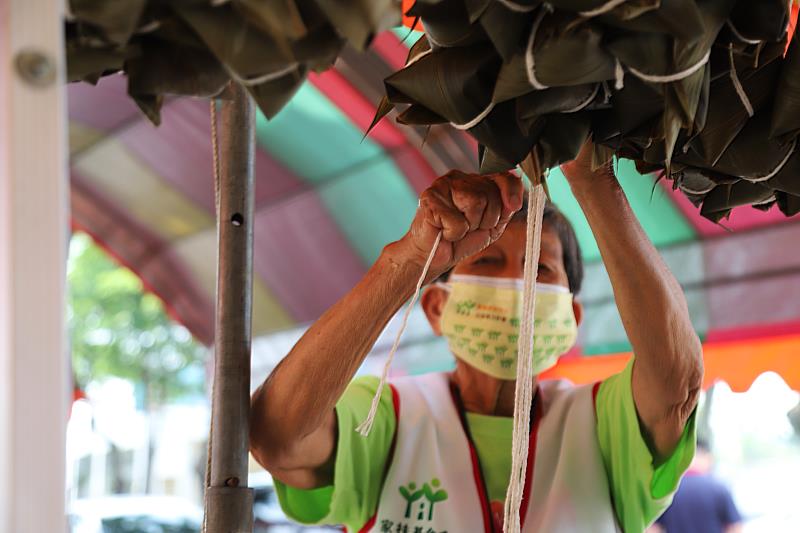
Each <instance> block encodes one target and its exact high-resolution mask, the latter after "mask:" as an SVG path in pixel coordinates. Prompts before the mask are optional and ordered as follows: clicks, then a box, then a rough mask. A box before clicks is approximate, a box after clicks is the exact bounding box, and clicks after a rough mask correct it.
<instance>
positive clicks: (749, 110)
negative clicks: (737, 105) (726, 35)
mask: <svg viewBox="0 0 800 533" xmlns="http://www.w3.org/2000/svg"><path fill="white" fill-rule="evenodd" d="M728 58H729V59H730V62H731V71H730V75H731V81H732V82H733V88H734V89H736V94H738V95H739V100H741V101H742V105H743V106H744V108H745V110H746V111H747V115H748V116H751V117H752V116H753V104H751V103H750V99H749V98H748V97H747V93H746V92H744V87H742V82H740V81H739V75H738V74H737V73H736V63H735V62H734V61H733V43H729V44H728Z"/></svg>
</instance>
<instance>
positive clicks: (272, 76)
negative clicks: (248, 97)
mask: <svg viewBox="0 0 800 533" xmlns="http://www.w3.org/2000/svg"><path fill="white" fill-rule="evenodd" d="M298 67H299V65H298V64H297V63H292V64H291V65H287V66H285V67H283V68H282V69H278V70H274V71H272V72H267V73H266V74H263V75H261V76H256V77H255V78H243V77H241V76H239V75H238V74H237V73H236V72H234V71H233V69H231V68H226V70H227V71H228V75H229V76H230V77H231V78H233V80H234V81H236V82H238V83H240V84H242V85H244V86H245V87H253V86H254V85H261V84H262V83H266V82H268V81H272V80H277V79H278V78H282V77H284V76H286V75H287V74H289V73H290V72H294V71H295V70H297V68H298Z"/></svg>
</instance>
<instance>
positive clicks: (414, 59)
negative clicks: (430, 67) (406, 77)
mask: <svg viewBox="0 0 800 533" xmlns="http://www.w3.org/2000/svg"><path fill="white" fill-rule="evenodd" d="M431 52H433V48H428V49H427V50H425V51H424V52H420V53H419V54H417V55H415V56H414V57H412V58H411V59H409V60H408V63H406V65H405V67H409V66H411V65H413V64H414V63H416V62H417V61H419V60H420V59H422V58H423V57H425V56H426V55H428V54H430V53H431ZM405 67H403V68H405Z"/></svg>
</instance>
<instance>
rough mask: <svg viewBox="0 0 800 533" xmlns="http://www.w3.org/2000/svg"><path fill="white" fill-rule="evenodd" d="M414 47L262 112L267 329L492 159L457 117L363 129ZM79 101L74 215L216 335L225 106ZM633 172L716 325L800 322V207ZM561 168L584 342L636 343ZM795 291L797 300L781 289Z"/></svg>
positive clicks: (557, 193) (644, 207) (259, 256)
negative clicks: (799, 245)
mask: <svg viewBox="0 0 800 533" xmlns="http://www.w3.org/2000/svg"><path fill="white" fill-rule="evenodd" d="M406 53H407V48H406V46H405V45H404V44H403V43H401V40H400V39H399V38H398V37H397V35H396V34H395V33H392V32H386V33H383V34H381V35H380V36H379V37H378V38H377V39H376V42H375V44H374V46H373V47H372V48H371V49H370V51H369V52H368V53H366V54H357V53H356V52H354V51H351V50H347V51H345V52H344V53H343V54H342V56H341V58H340V59H339V61H338V62H337V64H336V68H335V69H333V70H329V71H327V72H325V73H324V74H318V75H312V76H311V77H310V79H309V81H308V82H307V83H306V84H305V85H304V86H303V87H302V88H301V89H300V91H299V92H298V94H297V96H296V98H295V99H294V100H292V102H291V103H290V104H289V105H287V107H286V108H285V109H284V110H283V111H281V113H280V114H278V115H277V116H276V117H275V118H274V119H273V120H271V121H267V120H266V119H265V118H264V117H263V116H259V118H258V123H257V156H256V168H257V176H256V222H255V272H256V274H257V275H256V276H255V280H254V291H255V301H254V333H255V334H256V335H265V334H268V333H270V332H276V331H281V330H287V329H290V328H293V327H297V326H300V325H303V324H305V323H308V322H310V321H312V320H314V319H315V318H316V317H317V316H319V314H320V313H321V312H322V311H323V310H325V309H326V308H327V307H328V306H330V305H331V304H332V303H333V302H334V301H335V300H336V299H337V298H339V297H340V296H341V295H342V294H344V292H346V291H347V290H348V289H349V288H350V287H352V286H353V284H354V283H355V282H356V281H357V280H358V279H359V278H360V276H361V275H362V274H363V273H364V272H365V270H366V268H367V266H368V265H369V264H370V263H371V262H372V261H373V260H374V259H375V258H376V257H377V255H378V254H379V253H380V250H381V249H382V247H383V246H384V245H385V244H386V243H388V242H390V241H392V240H394V239H397V238H399V237H400V236H401V235H402V234H403V232H404V231H405V228H406V227H407V226H408V223H409V221H410V220H411V217H412V216H413V213H414V210H415V208H416V196H417V194H418V193H419V192H420V191H421V190H422V189H424V188H425V187H426V186H427V184H429V183H430V182H431V181H432V180H433V179H434V178H435V176H437V175H439V174H441V173H443V172H445V171H446V170H447V169H449V168H459V169H462V170H474V169H475V159H476V155H475V153H476V146H475V143H474V141H472V140H471V139H470V138H469V137H468V136H467V135H465V134H464V133H462V132H458V131H455V130H453V129H450V128H445V127H434V128H433V129H432V130H431V131H430V132H429V133H427V135H426V132H425V131H424V130H419V129H414V128H409V127H405V126H399V125H397V124H396V123H395V122H394V121H391V120H384V121H382V122H381V123H380V124H379V125H378V127H376V128H375V130H373V132H372V134H371V135H370V136H369V137H368V138H366V139H363V140H362V137H363V132H364V131H365V130H366V127H367V126H368V125H369V123H370V121H371V120H372V116H373V114H374V112H375V104H376V103H377V102H378V100H379V99H380V96H381V95H382V94H383V87H382V79H383V77H385V76H386V75H387V74H388V73H390V72H392V71H393V69H396V68H398V66H400V65H402V64H403V62H404V60H405V55H406ZM69 109H70V143H71V176H72V209H73V223H74V226H75V227H76V228H78V229H82V230H85V231H87V232H88V233H90V234H91V235H92V236H94V238H95V239H96V240H97V241H98V242H100V243H101V244H102V245H103V246H105V247H106V248H107V249H108V250H109V251H110V252H111V253H112V254H113V255H115V256H116V257H117V258H118V259H119V260H120V261H121V262H122V263H124V264H125V265H127V266H129V267H130V268H131V269H133V270H134V271H135V272H137V274H139V276H141V278H142V279H143V280H144V282H145V283H146V285H147V286H148V287H149V288H150V289H151V290H153V291H154V292H156V293H157V294H158V295H160V296H161V298H163V299H164V301H165V303H166V304H167V307H168V309H169V310H170V312H171V313H172V314H173V316H174V317H175V318H176V319H178V320H179V321H181V322H182V323H184V324H185V325H186V326H187V327H188V328H189V329H190V330H191V331H192V332H193V333H194V334H195V335H196V336H197V337H198V338H199V339H200V340H202V341H203V342H206V343H209V342H210V341H211V340H212V336H213V332H212V324H213V305H212V301H213V291H214V280H215V230H214V215H213V205H214V198H213V179H212V156H211V141H210V129H209V111H208V103H207V102H206V101H202V100H195V99H185V98H184V99H174V100H170V101H168V102H167V103H166V105H165V107H164V110H163V122H162V125H161V127H159V128H154V127H153V126H152V125H151V124H150V123H149V122H148V121H147V120H146V119H145V118H144V117H143V116H142V115H141V113H140V112H139V111H138V109H137V108H136V107H135V105H134V104H133V103H132V102H131V101H130V99H129V98H128V97H127V95H126V87H125V79H124V78H122V77H120V76H112V77H108V78H104V79H103V80H101V82H100V83H99V85H98V86H97V87H91V86H89V85H71V86H70V87H69ZM423 140H424V144H423ZM618 172H619V175H620V179H621V182H622V184H623V187H624V188H625V190H626V192H627V193H628V196H629V198H630V201H631V203H632V205H633V207H634V210H635V211H636V213H637V215H638V216H639V218H640V220H641V221H642V224H643V226H644V227H645V229H646V231H647V233H648V235H650V237H651V239H652V240H653V241H654V242H655V243H656V245H657V246H659V247H660V248H662V249H663V250H664V253H665V255H666V257H667V260H668V262H669V263H670V265H671V267H672V268H673V270H674V271H675V273H676V275H677V277H678V278H679V280H681V282H682V283H684V284H685V285H686V286H687V289H688V295H689V301H690V307H691V311H692V315H693V318H694V319H695V324H696V325H697V327H698V329H699V330H700V331H701V333H702V335H703V336H704V337H706V338H713V337H714V336H715V335H721V334H723V333H721V332H724V331H726V330H727V329H728V328H730V327H743V326H747V327H750V328H755V329H754V330H753V331H755V332H756V333H757V332H758V331H762V330H764V328H769V327H773V326H774V325H775V324H781V323H784V322H787V321H789V322H791V321H793V320H795V321H796V320H798V319H800V309H798V305H797V304H796V303H795V302H798V301H800V293H798V294H796V295H788V294H787V293H786V290H790V289H788V288H787V287H790V286H791V287H800V283H798V282H800V254H798V253H796V252H795V251H793V250H792V249H791V247H787V246H785V243H787V242H797V240H798V238H800V224H798V223H797V221H796V220H795V219H786V218H784V217H783V216H782V215H781V214H780V213H778V212H777V210H773V211H769V212H766V213H764V212H760V211H756V210H754V209H752V208H739V209H737V210H735V211H734V213H733V215H732V217H731V219H730V220H729V221H727V222H725V228H723V227H721V226H717V225H714V224H712V223H710V222H708V221H707V220H705V219H702V218H701V217H700V216H699V213H698V212H697V209H696V208H694V207H693V206H691V205H689V204H688V201H686V200H685V199H684V197H683V196H682V195H680V194H677V193H674V192H673V191H671V190H669V189H668V188H667V187H665V186H664V184H663V183H661V182H659V183H654V179H653V177H651V176H640V175H639V174H637V173H636V172H635V170H634V169H633V166H632V164H630V163H628V162H624V161H623V162H620V163H619V170H618ZM549 182H550V189H551V193H552V197H553V200H554V201H555V202H556V203H557V204H558V205H559V206H560V207H561V208H562V210H563V211H564V212H565V213H566V214H567V216H568V217H569V218H570V219H571V220H572V222H573V224H574V225H575V227H576V230H577V232H578V236H579V240H580V243H581V245H582V248H583V253H584V257H585V260H586V261H587V265H588V266H587V283H586V285H585V286H586V290H585V292H584V294H583V295H582V296H583V298H584V299H585V301H586V304H587V321H586V322H587V324H592V323H594V324H595V325H596V327H594V328H586V329H584V331H583V332H582V337H581V343H582V345H583V348H584V351H585V352H586V353H603V352H608V351H616V350H624V349H626V344H625V342H624V334H623V333H622V330H621V324H619V318H618V316H617V315H616V311H615V309H614V306H613V297H612V295H611V292H610V287H609V285H608V280H607V276H606V274H605V271H604V270H603V268H602V265H600V264H599V263H598V259H599V254H598V250H597V246H596V244H595V242H594V240H593V238H592V236H591V232H590V231H589V228H588V225H587V224H586V221H585V219H584V218H583V216H582V214H581V213H580V209H579V207H578V206H577V204H576V203H575V201H574V199H573V198H572V197H571V195H570V194H569V191H568V187H567V185H566V183H565V182H564V180H563V177H562V176H560V175H559V173H558V171H554V172H553V173H552V174H551V177H550V181H549ZM743 274H747V276H746V277H745V278H744V279H736V278H737V276H741V275H743ZM795 278H797V279H795ZM787 280H789V281H794V283H793V284H790V283H787ZM798 290H800V289H798ZM776 291H777V292H776ZM781 296H791V298H790V300H789V301H786V302H785V304H782V305H771V304H770V301H771V300H770V299H771V298H773V297H774V298H780V297H781ZM737 306H738V307H737ZM422 326H424V324H423V325H422ZM422 326H421V327H422ZM756 333H753V335H756ZM411 334H413V332H412V333H411ZM417 334H418V335H426V334H427V332H423V331H419V332H417Z"/></svg>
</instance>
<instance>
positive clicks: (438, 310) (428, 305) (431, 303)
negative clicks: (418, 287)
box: [420, 285, 449, 337]
mask: <svg viewBox="0 0 800 533" xmlns="http://www.w3.org/2000/svg"><path fill="white" fill-rule="evenodd" d="M448 296H449V295H448V293H447V291H446V290H444V289H443V288H441V287H437V286H435V285H432V286H430V287H427V288H426V289H425V292H423V293H422V298H421V299H420V302H421V304H422V310H423V311H425V316H426V317H427V318H428V323H429V324H430V325H431V329H432V330H433V333H434V334H435V335H436V336H437V337H440V336H441V335H442V326H441V320H442V311H444V306H445V304H446V303H447V297H448Z"/></svg>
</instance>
